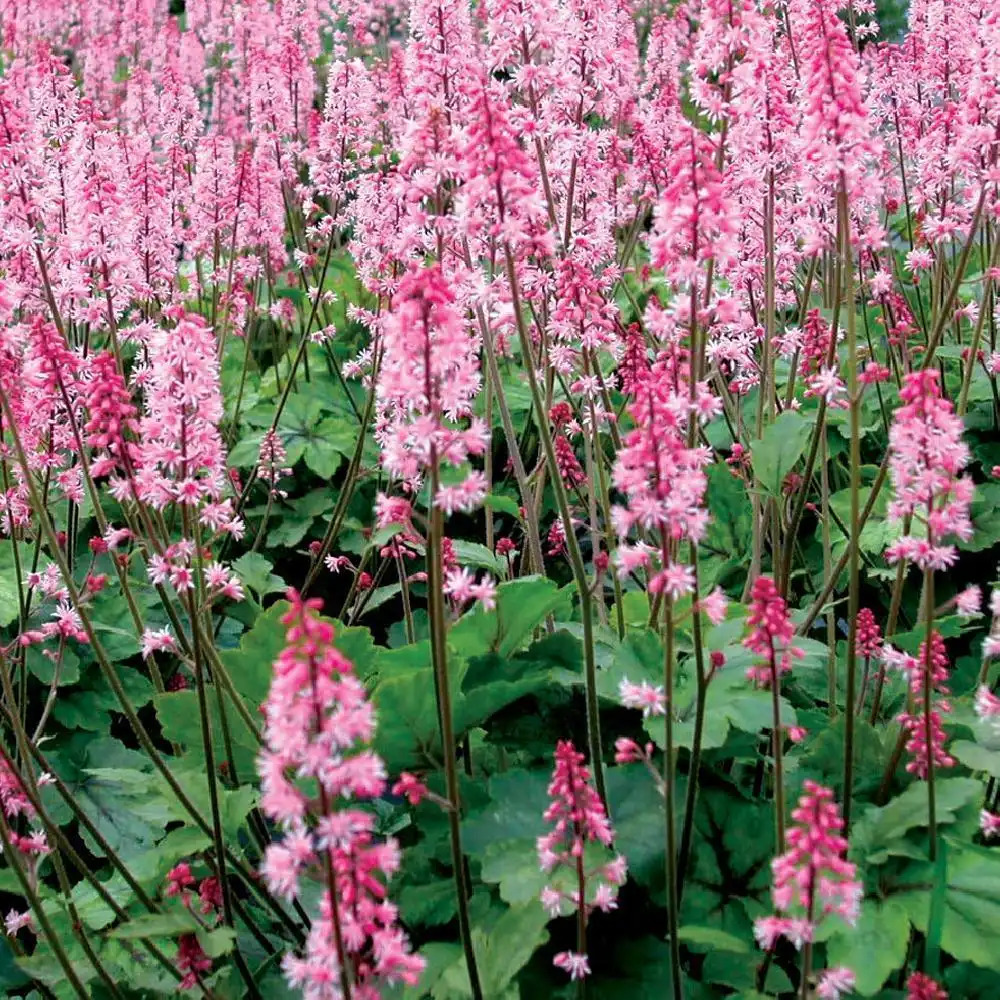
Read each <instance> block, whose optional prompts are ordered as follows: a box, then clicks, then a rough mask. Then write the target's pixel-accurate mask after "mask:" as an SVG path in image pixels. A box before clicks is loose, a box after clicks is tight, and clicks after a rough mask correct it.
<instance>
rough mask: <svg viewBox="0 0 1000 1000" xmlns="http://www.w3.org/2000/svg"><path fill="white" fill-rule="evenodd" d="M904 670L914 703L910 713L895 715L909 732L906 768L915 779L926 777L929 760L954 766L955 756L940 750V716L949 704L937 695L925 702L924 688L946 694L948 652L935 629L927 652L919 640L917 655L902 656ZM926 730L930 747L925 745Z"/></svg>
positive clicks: (943, 738)
mask: <svg viewBox="0 0 1000 1000" xmlns="http://www.w3.org/2000/svg"><path fill="white" fill-rule="evenodd" d="M904 669H905V670H906V673H907V675H908V679H909V682H910V697H911V699H912V701H913V706H914V708H913V712H903V713H901V714H900V715H899V716H898V719H899V722H900V723H901V724H902V725H903V728H904V729H905V730H906V731H907V733H908V734H909V739H908V740H907V743H906V750H907V752H908V753H909V754H910V755H911V759H910V761H909V762H908V763H907V765H906V769H907V771H910V772H911V773H912V774H915V775H916V776H917V777H918V778H926V777H927V776H928V774H929V772H930V768H931V761H933V766H934V768H942V767H954V766H955V759H954V758H953V757H952V756H951V755H950V754H948V753H947V752H946V751H945V749H944V744H945V732H944V727H943V726H942V723H941V715H942V714H943V713H946V712H950V711H951V704H950V703H949V701H948V700H947V697H939V698H938V700H937V702H936V705H935V703H934V702H933V701H932V702H931V704H927V701H926V691H928V690H929V691H930V692H931V693H932V695H933V693H937V694H939V695H945V696H947V694H948V683H947V682H948V654H947V652H946V650H945V646H944V640H943V639H942V638H941V636H940V634H939V633H938V632H934V633H932V635H931V646H930V655H928V651H927V643H926V641H924V642H922V643H921V644H920V650H919V651H918V653H917V655H916V656H915V657H908V658H906V660H905V661H904ZM928 729H929V730H930V739H931V746H930V747H928V746H927V735H928Z"/></svg>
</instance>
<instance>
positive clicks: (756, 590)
mask: <svg viewBox="0 0 1000 1000" xmlns="http://www.w3.org/2000/svg"><path fill="white" fill-rule="evenodd" d="M747 625H748V626H749V627H750V634H749V635H748V636H747V637H746V638H745V639H744V640H743V645H744V646H746V648H747V649H749V650H750V651H751V652H753V653H756V654H757V656H759V657H760V658H761V659H760V661H759V662H758V663H756V664H755V665H754V666H752V667H750V668H749V669H748V670H747V677H749V678H750V680H752V681H756V682H757V683H758V684H760V685H761V686H763V687H769V686H771V685H773V684H777V683H778V679H779V678H780V677H781V675H782V674H786V673H788V672H789V671H790V670H791V669H792V660H793V659H796V658H799V657H801V656H802V655H803V653H802V650H801V649H800V648H799V647H798V646H795V645H792V641H793V639H794V638H795V627H794V626H793V625H792V621H791V619H790V618H789V617H788V608H787V606H786V604H785V599H784V598H783V597H782V596H781V595H780V594H779V593H778V588H777V587H776V586H775V584H774V580H772V579H771V578H770V577H768V576H759V577H757V579H756V580H754V583H753V589H752V590H751V600H750V613H749V614H748V615H747Z"/></svg>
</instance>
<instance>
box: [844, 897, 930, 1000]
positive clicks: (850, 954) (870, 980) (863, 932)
mask: <svg viewBox="0 0 1000 1000" xmlns="http://www.w3.org/2000/svg"><path fill="white" fill-rule="evenodd" d="M909 940H910V918H909V917H908V916H907V915H906V910H905V909H904V908H903V907H902V906H900V905H899V904H898V903H894V902H892V901H891V900H889V901H887V902H884V903H879V902H876V901H874V900H865V901H864V902H863V903H862V904H861V914H860V916H859V918H858V923H857V926H856V927H851V928H845V929H838V931H837V933H836V934H835V935H834V936H833V937H831V938H830V939H829V941H827V946H826V948H827V958H828V961H829V964H830V965H831V966H833V965H846V966H848V967H849V968H851V969H853V970H854V975H855V977H856V985H855V991H856V992H858V993H860V994H861V995H862V996H865V997H870V996H874V994H876V993H878V991H879V990H880V989H882V986H883V984H884V983H885V981H886V980H887V979H888V978H889V976H890V975H892V973H893V972H895V971H896V970H897V969H900V968H902V966H903V963H904V962H905V961H906V949H907V945H908V944H909Z"/></svg>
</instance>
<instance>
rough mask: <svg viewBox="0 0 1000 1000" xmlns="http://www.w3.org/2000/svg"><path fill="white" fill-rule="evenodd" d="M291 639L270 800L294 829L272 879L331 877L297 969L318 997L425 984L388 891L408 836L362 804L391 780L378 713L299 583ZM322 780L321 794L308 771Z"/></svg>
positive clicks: (276, 886)
mask: <svg viewBox="0 0 1000 1000" xmlns="http://www.w3.org/2000/svg"><path fill="white" fill-rule="evenodd" d="M287 597H288V601H289V603H290V607H289V609H288V611H287V612H286V613H285V614H284V615H283V616H282V623H283V624H284V625H285V628H286V633H285V639H286V645H285V648H284V649H283V650H282V652H281V653H280V655H279V656H278V659H277V660H276V661H275V663H274V677H273V680H272V683H271V690H270V692H269V694H268V698H267V701H266V702H265V704H264V718H265V731H264V737H265V749H264V751H263V753H262V754H261V757H260V763H259V770H260V774H261V784H262V790H263V794H262V798H261V808H262V809H263V811H264V812H265V814H266V815H267V816H268V817H270V818H271V819H273V820H274V821H275V822H276V823H277V824H278V825H279V827H280V828H281V829H282V830H283V831H284V838H283V839H282V840H280V841H277V842H275V843H273V844H271V845H270V846H269V847H268V849H267V851H266V854H265V857H264V863H263V868H262V871H263V875H264V878H265V880H266V882H267V884H268V886H269V887H270V888H271V889H272V891H274V892H275V893H277V894H278V895H280V896H283V897H285V898H286V899H295V898H298V897H299V896H301V895H302V893H303V891H304V887H303V879H304V878H306V877H308V876H311V877H315V878H316V879H318V881H319V882H320V884H321V885H322V887H323V888H322V892H321V895H320V902H319V913H318V914H317V915H316V916H315V918H314V920H313V923H312V928H311V930H310V931H309V935H308V938H307V939H306V942H305V946H304V950H303V953H302V954H301V955H295V954H289V955H286V957H285V959H284V963H283V967H284V970H285V974H286V976H287V978H288V981H289V983H290V985H291V986H292V987H293V988H301V989H302V990H303V993H304V995H305V996H306V997H310V998H315V1000H335V998H340V997H341V996H342V995H343V992H342V983H344V982H350V981H353V982H354V983H355V989H354V991H353V996H355V997H359V998H362V997H363V998H369V1000H374V998H377V997H378V996H379V995H380V991H379V985H380V984H391V983H394V982H398V981H402V982H405V983H409V984H411V985H413V984H415V983H416V981H417V979H418V977H419V974H420V971H421V969H422V968H423V962H422V960H421V959H419V958H417V957H416V956H414V955H412V954H411V953H410V950H409V945H408V943H407V940H406V936H405V934H404V933H403V931H402V930H401V929H400V928H399V926H398V924H397V915H396V908H395V906H393V904H391V903H390V902H389V901H388V900H387V899H386V898H385V897H386V889H385V885H384V879H387V878H389V877H391V876H392V875H393V874H394V873H395V872H396V870H397V868H398V867H399V848H398V846H397V844H396V842H395V841H394V840H393V839H392V838H389V839H385V840H382V839H380V838H378V837H377V836H376V833H375V816H374V814H373V813H371V812H367V811H365V810H364V809H363V808H361V807H360V806H359V805H351V806H346V805H345V804H344V803H346V802H359V803H360V802H364V801H365V800H370V799H375V798H378V797H379V796H381V795H382V794H383V793H384V792H385V791H386V787H387V784H386V773H385V768H384V766H383V764H382V761H381V759H380V758H379V757H378V755H377V754H375V753H374V751H372V750H371V749H370V748H369V746H368V744H369V743H370V741H371V739H372V737H373V735H374V730H375V714H374V710H373V709H372V706H371V704H370V703H369V701H368V699H367V697H366V695H365V691H364V687H363V686H362V684H361V682H360V681H359V680H358V678H357V677H356V676H355V675H354V672H353V667H352V665H351V663H350V661H349V660H347V658H346V657H344V656H343V654H341V653H340V652H339V651H338V650H337V649H336V647H335V646H334V645H333V635H334V634H333V627H332V626H331V625H330V624H329V622H327V621H325V620H323V619H322V618H321V617H320V614H319V610H320V607H321V603H322V602H321V601H319V600H318V599H315V598H313V599H310V600H303V599H302V598H301V597H300V596H299V595H298V594H297V593H296V592H295V591H294V590H290V591H289V592H288V595H287ZM309 782H315V785H316V788H317V789H318V793H317V794H318V798H313V797H311V796H312V795H313V793H312V792H308V791H307V783H309Z"/></svg>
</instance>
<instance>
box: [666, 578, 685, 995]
mask: <svg viewBox="0 0 1000 1000" xmlns="http://www.w3.org/2000/svg"><path fill="white" fill-rule="evenodd" d="M664 617H665V619H666V636H665V641H664V644H663V690H664V691H665V692H666V708H667V710H666V713H665V714H664V716H663V812H664V815H663V818H664V821H665V824H666V839H665V842H664V848H665V850H666V876H667V937H668V938H669V942H670V982H671V987H672V990H673V997H674V1000H683V996H684V987H683V984H682V983H681V950H680V947H681V946H680V939H679V938H678V936H677V934H678V931H679V929H680V916H679V913H678V902H677V899H678V890H677V836H676V829H675V825H674V779H675V774H674V602H673V599H672V598H671V597H669V596H667V598H666V601H665V602H664Z"/></svg>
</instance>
